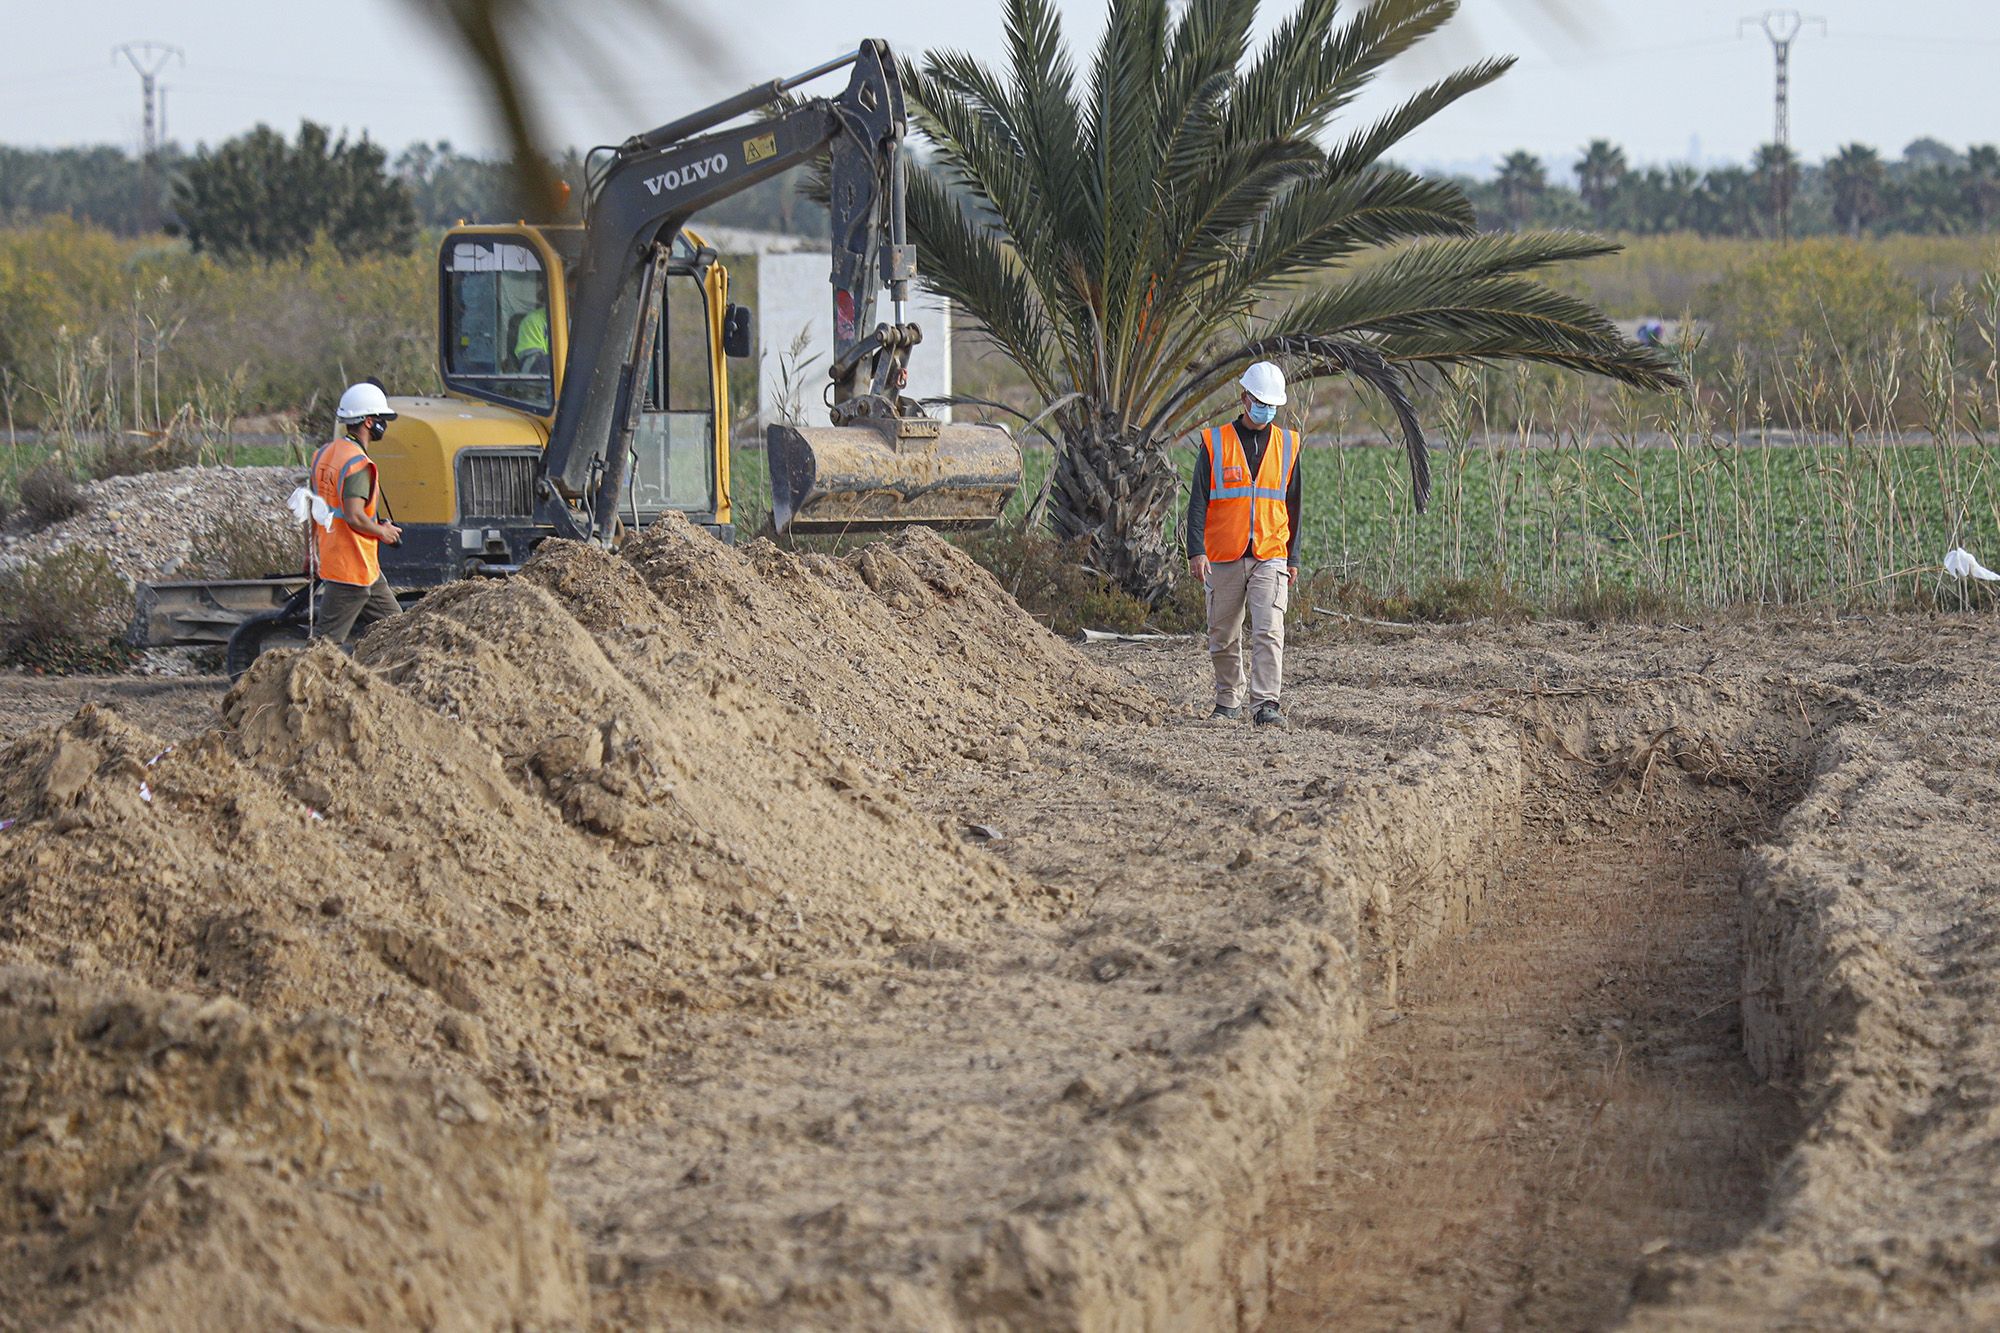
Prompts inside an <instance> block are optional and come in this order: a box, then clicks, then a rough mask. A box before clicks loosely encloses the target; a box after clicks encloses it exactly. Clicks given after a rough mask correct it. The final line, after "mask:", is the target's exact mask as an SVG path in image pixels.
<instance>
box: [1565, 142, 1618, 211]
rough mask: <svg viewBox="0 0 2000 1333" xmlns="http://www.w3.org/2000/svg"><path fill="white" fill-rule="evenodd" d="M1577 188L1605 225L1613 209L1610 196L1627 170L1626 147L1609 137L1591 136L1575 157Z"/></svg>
mask: <svg viewBox="0 0 2000 1333" xmlns="http://www.w3.org/2000/svg"><path fill="white" fill-rule="evenodd" d="M1575 170H1576V192H1577V195H1578V196H1579V197H1580V198H1581V199H1582V200H1583V204H1584V207H1586V208H1588V209H1589V210H1590V211H1591V214H1592V215H1593V216H1594V217H1595V218H1596V219H1597V225H1598V226H1600V227H1602V226H1603V225H1604V223H1605V218H1606V217H1607V215H1608V214H1609V213H1610V212H1611V197H1612V195H1613V194H1614V193H1616V192H1617V189H1618V187H1619V185H1620V184H1621V183H1623V181H1624V180H1625V173H1626V171H1627V170H1628V168H1627V166H1626V164H1625V150H1624V149H1622V148H1620V147H1618V146H1617V145H1615V144H1613V143H1612V142H1611V141H1610V140H1609V139H1592V140H1591V141H1590V144H1589V146H1588V147H1586V148H1585V149H1584V150H1583V156H1582V157H1580V158H1578V159H1577V160H1576V167H1575Z"/></svg>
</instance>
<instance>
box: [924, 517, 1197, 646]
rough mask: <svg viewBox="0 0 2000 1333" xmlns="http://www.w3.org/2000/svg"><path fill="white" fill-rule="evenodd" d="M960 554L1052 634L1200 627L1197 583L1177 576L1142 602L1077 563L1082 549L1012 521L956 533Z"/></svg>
mask: <svg viewBox="0 0 2000 1333" xmlns="http://www.w3.org/2000/svg"><path fill="white" fill-rule="evenodd" d="M961 544H962V545H963V547H964V549H965V552H966V554H968V555H970V556H971V557H972V558H973V559H974V560H976V561H978V562H979V563H980V564H982V565H984V566H985V567H986V568H987V569H988V570H989V571H991V572H992V574H993V577H995V578H996V579H998V580H999V581H1000V586H1001V587H1003V588H1005V589H1007V591H1008V592H1009V593H1010V594H1012V596H1013V598H1014V600H1015V601H1017V602H1019V603H1020V604H1021V609H1022V610H1024V611H1026V612H1027V613H1028V614H1029V615H1031V616H1033V617H1034V618H1035V619H1037V620H1039V621H1041V622H1042V623H1043V624H1045V625H1047V626H1048V627H1049V628H1050V629H1052V630H1054V631H1055V632H1056V633H1057V634H1061V635H1064V636H1069V635H1074V634H1076V633H1077V632H1078V631H1079V630H1083V629H1104V630H1113V631H1116V632H1118V633H1121V634H1138V633H1151V632H1160V633H1183V632H1193V631H1195V630H1199V629H1200V628H1202V625H1203V622H1204V619H1205V617H1204V614H1203V610H1202V598H1201V585H1200V584H1198V583H1196V582H1195V581H1194V580H1193V579H1182V580H1181V581H1180V582H1179V583H1178V584H1176V585H1175V587H1174V591H1173V594H1172V595H1171V596H1170V598H1169V599H1168V600H1167V601H1166V602H1164V603H1162V604H1161V605H1159V606H1148V605H1146V603H1144V602H1142V601H1140V600H1139V599H1137V598H1135V597H1132V596H1130V595H1129V594H1127V593H1125V592H1123V591H1121V590H1120V589H1119V588H1118V587H1117V586H1116V585H1115V584H1113V583H1112V582H1111V581H1110V580H1108V579H1106V578H1103V577H1101V576H1099V575H1097V574H1093V573H1091V572H1090V571H1089V570H1087V569H1085V568H1083V567H1082V565H1081V560H1082V554H1083V553H1082V551H1081V549H1080V548H1078V547H1074V546H1064V545H1063V544H1062V543H1061V542H1058V541H1056V540H1055V539H1054V538H1053V537H1050V536H1048V535H1047V534H1046V533H1042V532H1035V531H1030V530H1028V529H1025V528H1023V527H1021V526H1019V525H1018V524H1009V525H1005V526H1002V527H995V528H992V529H990V530H988V531H986V532H983V533H980V534H978V535H976V536H972V537H967V538H964V539H962V542H961Z"/></svg>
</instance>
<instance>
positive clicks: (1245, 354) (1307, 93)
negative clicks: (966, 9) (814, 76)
mask: <svg viewBox="0 0 2000 1333" xmlns="http://www.w3.org/2000/svg"><path fill="white" fill-rule="evenodd" d="M1256 8H1257V6H1256V3H1255V0H1187V3H1185V4H1176V5H1173V6H1171V7H1170V6H1169V4H1168V0H1120V2H1119V3H1115V4H1113V5H1112V6H1111V8H1110V12H1109V15H1108V16H1107V20H1106V25H1105V30H1104V35H1103V38H1102V40H1101V41H1100V43H1099V46H1098V50H1097V54H1096V57H1095V59H1094V61H1093V62H1092V64H1091V66H1090V68H1089V72H1088V74H1087V76H1085V77H1083V78H1081V79H1079V77H1078V74H1077V69H1076V66H1075V64H1074V63H1073V62H1072V58H1071V55H1070V52H1069V50H1068V48H1067V46H1066V44H1065V42H1064V40H1063V33H1062V27H1061V23H1060V20H1059V18H1058V15H1057V12H1056V9H1055V5H1054V3H1053V0H1007V5H1006V22H1007V56H1008V61H1007V67H1006V69H1005V71H1004V72H1001V73H996V72H995V71H993V70H990V69H988V68H987V67H986V66H984V65H983V64H981V63H979V62H978V61H977V60H975V59H973V58H972V57H971V56H968V55H964V54H959V53H955V52H933V53H931V54H930V55H929V56H928V57H927V58H926V59H925V60H924V62H923V64H922V66H921V67H920V68H919V67H916V66H913V65H910V66H906V67H905V69H904V72H903V85H904V89H905V91H906V92H907V94H908V95H909V98H910V101H911V104H912V113H913V116H914V118H915V120H916V122H917V124H918V126H919V128H921V129H922V131H923V132H924V133H925V135H926V136H927V137H928V138H929V139H930V141H931V142H932V144H933V145H934V146H935V149H936V158H935V165H934V167H933V169H932V170H930V171H919V172H917V173H914V174H913V176H912V178H911V189H910V200H909V216H910V224H911V230H912V233H913V238H914V239H915V240H916V241H917V243H918V245H919V247H920V249H921V252H922V254H923V256H924V273H925V276H926V279H927V280H928V282H929V284H930V285H931V286H933V287H935V288H936V289H937V290H938V291H940V292H941V293H942V294H943V295H945V296H947V297H949V298H951V299H952V300H953V301H954V302H956V303H957V304H958V306H959V307H960V308H961V309H962V310H964V311H965V312H967V313H968V314H969V315H971V316H972V318H973V319H974V320H976V321H977V323H978V325H979V327H980V328H981V330H982V331H983V332H984V333H985V335H986V336H987V337H989V338H990V339H991V340H992V341H993V342H994V343H996V344H997V345H998V346H999V347H1000V348H1001V349H1002V350H1003V351H1004V352H1005V353H1006V354H1007V356H1008V357H1009V358H1011V359H1012V360H1013V361H1014V362H1016V363H1017V364H1018V365H1019V366H1020V367H1021V369H1022V371H1023V373H1024V374H1025V375H1026V376H1027V377H1028V379H1029V381H1030V382H1031V383H1032V384H1033V386H1034V388H1035V390H1036V392H1037V393H1038V394H1039V395H1041V397H1042V398H1043V400H1044V401H1045V402H1046V403H1048V404H1050V405H1052V406H1053V407H1054V413H1053V416H1052V418H1051V420H1052V421H1053V423H1054V434H1055V435H1056V437H1057V443H1058V445H1059V448H1058V452H1057V457H1056V461H1055V470H1054V476H1053V479H1052V482H1051V488H1052V489H1051V491H1050V502H1049V510H1050V515H1051V521H1052V523H1053V526H1054V529H1055V531H1056V533H1057V534H1058V535H1059V536H1061V537H1064V538H1081V539H1084V540H1085V541H1086V542H1087V546H1088V559H1089V561H1090V563H1091V565H1092V566H1093V567H1094V568H1096V569H1098V570H1100V571H1102V572H1103V573H1105V574H1107V575H1109V576H1111V577H1113V578H1114V579H1115V580H1116V581H1117V582H1118V583H1119V584H1120V585H1122V586H1123V587H1124V588H1126V589H1127V590H1128V591H1130V592H1132V593H1134V594H1137V595H1139V596H1142V597H1147V598H1157V597H1159V596H1161V595H1162V594H1164V592H1165V591H1166V590H1167V588H1168V587H1169V585H1170V583H1171V580H1172V579H1173V577H1174V574H1175V571H1176V569H1177V567H1178V565H1179V561H1178V559H1177V558H1176V556H1175V554H1174V553H1173V552H1172V551H1171V550H1170V549H1169V547H1168V544H1167V537H1166V532H1165V525H1166V520H1167V518H1168V516H1169V513H1170V511H1171V508H1172V506H1173V503H1174V500H1175V497H1176V495H1177V493H1178V485H1179V481H1178V477H1177V476H1176V471H1175V467H1174V464H1173V460H1172V457H1171V455H1170V454H1169V452H1168V450H1169V446H1170V445H1171V444H1172V443H1173V442H1174V441H1176V440H1179V439H1184V438H1186V436H1187V434H1188V432H1189V431H1191V430H1192V429H1194V428H1195V427H1196V426H1197V425H1198V424H1199V423H1201V422H1202V421H1204V420H1205V419H1207V418H1209V417H1210V416H1212V415H1214V414H1215V413H1216V412H1218V411H1228V410H1230V409H1229V406H1228V404H1229V403H1231V402H1232V401H1233V393H1231V386H1232V384H1233V382H1234V380H1235V378H1236V376H1237V375H1238V374H1240V373H1241V371H1242V368H1243V366H1244V365H1245V364H1246V363H1247V362H1249V361H1252V360H1256V359H1258V358H1265V357H1268V358H1273V359H1277V360H1279V361H1281V362H1282V363H1284V364H1285V367H1286V369H1287V371H1288V373H1289V374H1290V376H1291V378H1292V380H1293V382H1294V383H1295V384H1298V383H1301V382H1305V381H1310V380H1313V379H1316V378H1319V377H1322V376H1329V375H1339V374H1347V375H1350V376H1352V377H1353V378H1355V379H1356V380H1358V381H1360V382H1362V383H1364V384H1366V385H1368V386H1369V387H1370V388H1371V389H1372V390H1374V391H1375V392H1377V393H1379V394H1381V395H1383V396H1384V397H1385V398H1386V399H1387V401H1388V402H1389V404H1390V405H1391V406H1392V407H1393V409H1394V410H1395V412H1396V414H1397V416H1398V417H1399V419H1400V421H1401V425H1402V431H1403V434H1404V440H1405V444H1406V446H1407V447H1408V449H1409V452H1410V457H1411V463H1412V468H1413V473H1414V477H1413V482H1414V486H1415V491H1416V498H1417V503H1418V506H1419V507H1420V508H1421V507H1422V504H1423V502H1424V498H1425V494H1426V489H1427V487H1426V482H1427V478H1428V472H1427V470H1426V466H1425V464H1424V461H1423V459H1424V453H1423V438H1422V432H1421V428H1420V426H1419V425H1418V422H1417V420H1416V417H1415V414H1414V412H1413V410H1412V409H1411V406H1410V403H1409V400H1408V398H1407V396H1406V394H1405V391H1404V387H1403V376H1404V373H1405V371H1406V370H1407V369H1408V368H1413V367H1421V366H1436V365H1450V364H1462V363H1467V362H1484V361H1497V360H1523V361H1539V362H1544V363H1547V364H1552V365H1557V366H1564V367H1569V368H1572V369H1577V370H1584V371H1589V372H1593V373H1597V374H1603V375H1609V376H1612V377H1615V378H1617V379H1620V380H1624V381H1626V382H1628V383H1632V384H1637V385H1643V386H1647V387H1653V388H1661V387H1666V386H1670V385H1672V384H1674V383H1676V379H1675V376H1674V373H1673V371H1672V369H1671V367H1670V365H1669V364H1668V362H1667V361H1666V360H1665V359H1664V358H1663V357H1662V356H1661V355H1660V354H1658V353H1656V352H1653V351H1650V350H1648V349H1645V348H1641V347H1639V346H1637V345H1636V344H1634V343H1632V342H1631V341H1629V340H1627V339H1624V338H1622V337H1620V336H1619V334H1618V333H1617V332H1616V330H1614V329H1613V328H1612V326H1611V325H1610V324H1609V323H1608V322H1607V321H1606V320H1605V318H1604V317H1603V315H1602V314H1600V313H1599V312H1598V311H1597V310H1596V309H1594V308H1593V307H1591V306H1590V305H1588V304H1587V303H1585V302H1583V301H1580V300H1577V299H1575V298H1573V297H1570V296H1566V295H1563V294H1562V293H1560V292H1557V291H1555V290H1552V289H1551V288H1549V287H1548V286H1546V285H1544V284H1542V283H1540V282H1538V281H1536V280H1534V279H1533V278H1532V277H1530V276H1529V275H1530V274H1531V273H1532V272H1533V271H1534V270H1536V269H1540V268H1543V267H1546V266H1547V265H1549V264H1552V263H1555V262H1558V261H1561V260H1565V259H1574V258H1581V257H1585V256H1589V255H1597V254H1604V253H1607V252H1609V251H1610V250H1612V249H1614V248H1615V247H1613V246H1611V245H1609V244H1607V243H1605V242H1603V241H1600V240H1598V239H1596V238H1594V237H1590V236H1584V235H1579V234H1575V233H1541V232H1522V233H1518V234H1514V235H1507V236H1492V235H1486V236H1482V235H1478V234H1476V232H1475V230H1474V226H1475V220H1474V217H1473V212H1472V208H1471V206H1470V205H1469V204H1468V202H1467V201H1466V199H1465V196H1464V194H1463V192H1462V191H1461V190H1460V189H1459V188H1458V187H1457V186H1455V185H1453V184H1451V183H1449V182H1447V181H1438V180H1427V179H1425V178H1423V177H1421V176H1418V175H1416V174H1414V173H1412V172H1409V171H1406V170H1404V169H1402V168H1400V167H1396V166H1392V165H1389V164H1386V163H1384V162H1383V161H1382V160H1381V158H1382V156H1383V155H1384V154H1385V153H1387V152H1388V151H1389V150H1391V149H1392V148H1393V147H1394V146H1395V145H1396V144H1397V143H1399V142H1401V141H1402V140H1403V139H1404V138H1405V137H1406V136H1407V135H1408V134H1410V133H1411V131H1413V130H1415V129H1416V128H1417V127H1418V126H1420V125H1422V124H1423V123H1424V122H1425V121H1427V120H1429V119H1430V118H1431V117H1432V116H1434V115H1436V114H1437V113H1438V112H1439V111H1441V110H1443V109H1444V108H1445V107H1447V106H1449V105H1451V104H1452V103H1453V102H1455V101H1456V100H1457V99H1458V98H1460V97H1461V96H1463V95H1464V94H1466V93H1468V92H1471V91H1472V90H1474V89H1476V88H1480V87H1483V86H1485V85H1486V84H1488V83H1491V82H1492V81H1493V80H1494V79H1495V78H1497V77H1499V75H1500V74H1501V73H1503V72H1504V71H1505V70H1506V69H1507V67H1508V65H1509V63H1510V62H1508V61H1505V60H1489V61H1482V62H1480V63H1478V64H1475V65H1473V66H1472V67H1470V68H1468V69H1465V70H1461V71H1459V72H1458V73H1455V74H1452V75H1450V76H1448V77H1447V78H1445V79H1443V80H1441V81H1440V82H1438V83H1436V84H1434V85H1432V86H1431V87H1429V88H1426V89H1424V90H1423V91H1421V92H1419V93H1417V94H1416V95H1415V96H1413V97H1412V98H1410V99H1409V100H1408V101H1407V102H1405V103H1403V104H1402V105H1401V106H1398V107H1396V108H1395V109H1393V110H1391V111H1389V112H1388V113H1387V114H1386V115H1384V116H1383V117H1382V118H1381V119H1380V120H1377V121H1375V122H1373V123H1370V124H1365V125H1360V126H1357V127H1356V128H1354V129H1353V130H1352V131H1351V132H1350V133H1347V134H1345V135H1343V136H1340V137H1337V138H1335V139H1334V140H1333V146H1332V148H1331V149H1330V150H1329V149H1328V148H1326V147H1324V146H1323V145H1322V142H1321V136H1322V135H1324V134H1325V133H1326V132H1327V131H1328V130H1329V129H1330V127H1331V126H1332V125H1333V123H1334V119H1335V116H1336V115H1337V113H1338V112H1339V111H1340V110H1341V108H1343V107H1345V106H1346V105H1348V104H1349V103H1350V102H1351V101H1352V100H1353V98H1354V97H1355V96H1356V94H1358V93H1359V92H1360V91H1361V89H1362V88H1363V87H1364V86H1365V85H1366V84H1367V83H1368V82H1369V81H1370V80H1371V79H1372V78H1373V76H1374V75H1375V74H1376V73H1377V72H1378V71H1380V70H1381V69H1382V67H1383V66H1384V65H1386V64H1387V63H1388V62H1389V61H1390V60H1391V59H1392V58H1394V57H1395V56H1397V55H1400V54H1401V53H1403V52H1404V51H1407V50H1408V49H1410V47H1412V46H1413V45H1415V44H1416V43H1417V42H1418V41H1420V40H1421V39H1423V38H1424V37H1426V36H1428V35H1429V34H1431V33H1433V32H1435V31H1436V30H1437V29H1438V27H1439V26H1441V25H1442V24H1443V23H1444V22H1445V21H1446V20H1448V19H1449V18H1450V17H1451V16H1452V14H1453V13H1454V12H1455V11H1456V10H1457V8H1458V5H1457V0H1378V3H1376V4H1373V5H1371V6H1368V7H1366V8H1360V7H1355V8H1354V9H1353V12H1352V13H1351V16H1349V17H1348V18H1347V19H1346V21H1345V22H1337V19H1338V17H1339V15H1340V14H1341V12H1342V11H1343V8H1344V7H1343V6H1341V5H1340V4H1339V3H1338V0H1301V3H1300V4H1299V6H1298V8H1297V9H1296V10H1295V11H1294V12H1293V13H1292V14H1291V15H1290V17H1289V18H1287V19H1286V21H1285V22H1284V23H1283V24H1281V25H1280V27H1279V28H1278V30H1277V32H1276V33H1275V35H1274V36H1273V37H1272V39H1271V41H1270V42H1269V44H1268V45H1266V46H1265V47H1264V48H1263V49H1262V50H1261V51H1259V52H1258V53H1257V54H1256V55H1255V56H1254V57H1252V56H1251V50H1250V48H1251V37H1252V32H1253V21H1254V19H1255V15H1256ZM1170 9H1171V11H1172V12H1170ZM1246 60H1247V65H1246ZM1530 161H1532V159H1530ZM1534 165H1535V167H1536V168H1537V170H1538V171H1539V168H1540V164H1539V163H1535V164H1534ZM955 190H962V191H963V192H964V194H965V196H967V197H969V202H968V203H966V204H965V205H963V206H962V205H961V203H960V196H959V195H958V194H956V193H954V191H955ZM1383 247H1391V248H1390V249H1389V250H1388V252H1387V253H1386V254H1382V255H1381V256H1380V258H1379V262H1371V263H1370V264H1369V265H1368V266H1367V267H1366V268H1365V269H1364V270H1363V271H1360V272H1356V271H1354V270H1353V269H1351V268H1349V267H1348V264H1349V261H1351V260H1353V259H1355V258H1356V257H1359V256H1364V255H1366V256H1370V257H1371V259H1373V258H1374V256H1375V253H1376V252H1378V251H1380V250H1381V249H1382V248H1383Z"/></svg>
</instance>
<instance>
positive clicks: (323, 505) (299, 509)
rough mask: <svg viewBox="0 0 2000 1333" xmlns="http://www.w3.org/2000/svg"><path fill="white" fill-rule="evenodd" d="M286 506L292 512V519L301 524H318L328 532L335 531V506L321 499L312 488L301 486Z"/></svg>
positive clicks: (286, 502) (293, 493)
mask: <svg viewBox="0 0 2000 1333" xmlns="http://www.w3.org/2000/svg"><path fill="white" fill-rule="evenodd" d="M285 505H286V507H287V508H289V509H290V510H291V511H292V517H293V518H295V519H297V520H298V521H299V522H301V523H317V524H319V525H320V526H321V527H322V528H325V529H326V530H327V531H328V532H332V531H333V518H334V513H333V506H331V505H329V504H328V503H327V502H326V501H325V500H324V499H322V498H321V497H320V493H319V492H318V491H316V490H314V489H313V488H312V487H310V486H301V487H299V488H298V489H297V490H295V491H293V492H292V497H291V499H289V500H287V501H285Z"/></svg>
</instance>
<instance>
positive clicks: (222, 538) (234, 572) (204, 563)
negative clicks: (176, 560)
mask: <svg viewBox="0 0 2000 1333" xmlns="http://www.w3.org/2000/svg"><path fill="white" fill-rule="evenodd" d="M304 564H305V555H304V548H303V545H302V544H301V542H300V540H299V530H298V527H297V526H296V525H295V524H292V523H288V522H285V521H284V520H282V519H269V518H257V517H253V516H250V515H246V514H224V515H221V516H220V517H216V518H211V519H209V520H207V521H206V522H204V523H203V524H202V525H201V526H200V527H198V528H196V529H195V531H194V537H193V539H192V540H191V541H190V543H189V549H188V559H187V566H186V569H185V571H184V572H185V574H186V576H187V577H189V578H201V579H261V578H267V577H269V576H271V575H273V574H296V573H298V572H299V571H300V569H302V568H303V567H304Z"/></svg>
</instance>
